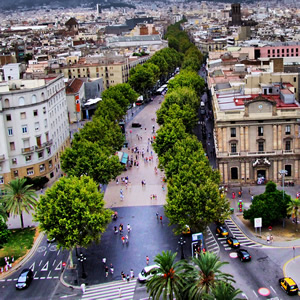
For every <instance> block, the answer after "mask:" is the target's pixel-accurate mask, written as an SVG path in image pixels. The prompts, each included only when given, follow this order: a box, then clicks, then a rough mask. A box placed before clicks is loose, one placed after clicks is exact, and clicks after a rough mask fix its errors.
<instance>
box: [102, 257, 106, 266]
mask: <svg viewBox="0 0 300 300" xmlns="http://www.w3.org/2000/svg"><path fill="white" fill-rule="evenodd" d="M102 262H103V264H104V265H105V266H106V257H103V258H102Z"/></svg>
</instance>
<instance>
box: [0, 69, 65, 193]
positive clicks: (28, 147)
mask: <svg viewBox="0 0 300 300" xmlns="http://www.w3.org/2000/svg"><path fill="white" fill-rule="evenodd" d="M0 124H1V125H0V138H1V144H0V187H2V186H3V184H6V183H8V182H9V181H10V180H12V179H14V178H23V177H24V176H29V177H35V176H47V177H48V178H49V179H51V178H54V177H56V175H57V174H58V173H59V170H60V153H61V151H63V150H64V149H65V147H67V146H69V122H68V113H67V101H66V93H65V84H64V79H63V76H62V75H59V76H55V77H48V78H44V79H35V80H13V81H7V82H3V83H1V85H0Z"/></svg>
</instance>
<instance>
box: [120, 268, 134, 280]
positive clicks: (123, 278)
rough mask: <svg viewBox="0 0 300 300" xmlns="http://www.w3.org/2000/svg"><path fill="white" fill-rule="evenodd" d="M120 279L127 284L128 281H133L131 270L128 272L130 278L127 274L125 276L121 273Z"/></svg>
mask: <svg viewBox="0 0 300 300" xmlns="http://www.w3.org/2000/svg"><path fill="white" fill-rule="evenodd" d="M121 278H122V280H123V281H127V282H129V281H130V279H133V278H134V272H133V269H131V270H130V276H129V274H127V275H125V273H124V272H123V271H122V272H121Z"/></svg>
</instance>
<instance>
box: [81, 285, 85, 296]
mask: <svg viewBox="0 0 300 300" xmlns="http://www.w3.org/2000/svg"><path fill="white" fill-rule="evenodd" d="M80 287H81V291H82V294H84V293H85V283H82V284H81V285H80Z"/></svg>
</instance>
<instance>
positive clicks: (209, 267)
mask: <svg viewBox="0 0 300 300" xmlns="http://www.w3.org/2000/svg"><path fill="white" fill-rule="evenodd" d="M227 264H229V263H228V262H221V261H220V259H219V257H218V256H216V255H215V254H214V253H212V252H206V253H201V254H200V256H199V257H198V258H196V257H193V258H192V264H185V269H186V273H185V274H186V279H187V286H186V290H187V291H188V299H199V300H200V299H204V298H203V295H204V294H208V293H211V291H212V290H213V288H214V287H215V286H216V284H217V283H218V282H220V281H221V282H222V281H223V282H235V281H234V280H233V276H232V275H231V274H228V273H223V272H222V271H221V270H220V269H221V267H222V266H224V265H227Z"/></svg>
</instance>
